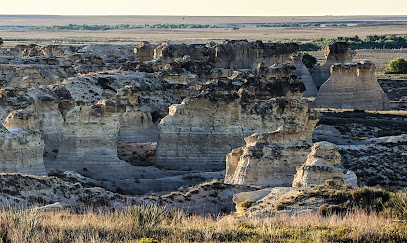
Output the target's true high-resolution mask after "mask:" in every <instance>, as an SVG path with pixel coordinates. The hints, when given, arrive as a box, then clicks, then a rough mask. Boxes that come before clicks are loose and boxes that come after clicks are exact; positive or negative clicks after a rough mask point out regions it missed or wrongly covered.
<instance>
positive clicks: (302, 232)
mask: <svg viewBox="0 0 407 243" xmlns="http://www.w3.org/2000/svg"><path fill="white" fill-rule="evenodd" d="M0 226H1V228H0V242H18V243H21V242H140V243H157V242H168V243H173V242H406V241H407V224H406V221H405V220H402V219H394V218H390V217H385V216H382V215H378V214H375V213H367V212H365V211H361V210H359V211H352V212H348V213H346V214H344V215H329V216H322V215H319V214H317V213H314V214H304V215H297V216H289V215H277V216H273V217H270V216H268V217H262V218H238V217H235V216H233V215H231V216H226V217H216V216H215V217H209V216H207V217H203V216H197V215H187V214H185V213H183V212H181V211H175V210H170V209H166V208H163V207H159V206H136V207H132V208H128V209H125V210H120V211H115V212H113V211H107V212H103V211H97V212H95V211H92V210H90V211H88V212H84V213H72V212H70V211H67V210H64V211H39V210H20V211H10V210H6V211H2V212H0Z"/></svg>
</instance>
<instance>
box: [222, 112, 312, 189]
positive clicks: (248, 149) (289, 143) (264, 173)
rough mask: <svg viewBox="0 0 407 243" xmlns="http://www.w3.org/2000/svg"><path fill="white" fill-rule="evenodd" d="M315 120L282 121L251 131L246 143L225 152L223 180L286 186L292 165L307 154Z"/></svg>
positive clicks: (291, 172) (293, 170)
mask: <svg viewBox="0 0 407 243" xmlns="http://www.w3.org/2000/svg"><path fill="white" fill-rule="evenodd" d="M316 122H317V121H316V120H309V121H308V123H307V124H296V125H291V127H289V126H288V125H283V126H282V127H281V128H279V129H277V130H276V131H274V132H267V133H260V134H258V133H255V134H253V135H252V136H250V137H247V138H245V141H246V145H245V146H243V147H241V148H238V149H234V150H233V151H232V152H231V153H229V154H228V155H227V156H226V176H225V183H230V184H241V185H260V186H272V187H275V186H290V185H291V183H292V180H293V176H294V174H295V168H296V167H297V166H299V165H300V164H302V163H303V162H304V161H305V160H306V158H307V155H308V154H309V151H310V147H311V144H312V142H311V133H310V131H312V130H313V127H314V126H315V123H316ZM299 127H302V128H299Z"/></svg>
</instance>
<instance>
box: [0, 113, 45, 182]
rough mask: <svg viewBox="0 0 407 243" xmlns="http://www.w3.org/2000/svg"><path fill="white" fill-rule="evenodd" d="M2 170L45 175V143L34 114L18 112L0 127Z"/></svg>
mask: <svg viewBox="0 0 407 243" xmlns="http://www.w3.org/2000/svg"><path fill="white" fill-rule="evenodd" d="M0 143H1V149H0V170H1V171H2V172H21V173H25V174H35V175H44V174H46V173H45V167H44V160H43V152H44V141H43V139H42V134H41V132H40V130H39V129H38V123H37V120H36V119H35V116H34V114H32V113H30V112H26V111H24V110H16V111H13V112H12V113H10V114H9V116H8V117H7V118H6V121H5V123H4V126H3V125H1V127H0Z"/></svg>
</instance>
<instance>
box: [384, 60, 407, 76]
mask: <svg viewBox="0 0 407 243" xmlns="http://www.w3.org/2000/svg"><path fill="white" fill-rule="evenodd" d="M386 73H394V74H407V61H406V60H404V59H403V58H401V57H399V58H395V59H393V60H391V61H390V62H389V65H388V66H387V67H386Z"/></svg>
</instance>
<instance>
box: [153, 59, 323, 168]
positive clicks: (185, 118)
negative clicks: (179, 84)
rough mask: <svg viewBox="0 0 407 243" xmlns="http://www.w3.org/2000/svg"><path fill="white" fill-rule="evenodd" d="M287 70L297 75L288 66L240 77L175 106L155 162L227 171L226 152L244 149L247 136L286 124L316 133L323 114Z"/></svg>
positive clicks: (165, 122) (163, 129)
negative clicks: (313, 108) (305, 96)
mask: <svg viewBox="0 0 407 243" xmlns="http://www.w3.org/2000/svg"><path fill="white" fill-rule="evenodd" d="M280 69H283V70H280ZM288 70H291V73H292V71H294V70H293V69H291V66H290V65H287V66H281V67H273V68H270V69H268V71H267V72H266V71H265V70H263V71H264V72H266V73H263V72H262V71H261V72H260V73H259V74H257V76H255V75H253V74H250V75H249V76H247V77H244V76H245V75H244V74H242V75H239V74H236V76H235V77H234V78H230V79H227V80H219V81H217V82H212V83H208V84H206V85H205V86H204V87H203V88H202V93H201V94H200V95H198V96H194V97H190V98H187V99H184V101H183V102H182V103H181V104H178V105H172V106H171V107H170V111H169V115H168V116H166V117H165V118H163V119H162V120H161V124H160V139H159V142H158V144H157V160H156V163H157V164H158V165H160V166H163V167H164V168H169V169H182V170H188V169H191V170H192V169H200V170H222V169H224V168H225V164H224V162H225V154H226V153H229V152H230V151H232V150H233V149H235V148H238V147H241V146H243V145H244V138H245V137H247V136H250V135H251V134H253V133H256V132H258V133H263V132H267V131H274V130H277V129H278V128H279V127H280V126H283V125H285V124H295V125H298V127H299V129H302V128H305V127H307V128H308V129H310V130H309V131H312V130H313V127H314V126H315V123H316V121H317V120H318V118H319V116H318V113H317V112H315V111H313V110H311V108H310V106H309V102H308V101H307V100H303V99H300V97H301V96H302V92H303V91H304V84H303V83H302V82H301V81H300V80H298V79H296V78H294V79H293V76H286V72H289V71H288ZM267 75H270V76H267ZM280 75H282V76H280ZM272 76H274V77H272ZM275 76H277V77H275ZM267 77H268V78H267ZM294 77H295V76H294ZM273 97H275V98H273ZM310 136H311V133H310ZM293 173H294V172H293Z"/></svg>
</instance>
